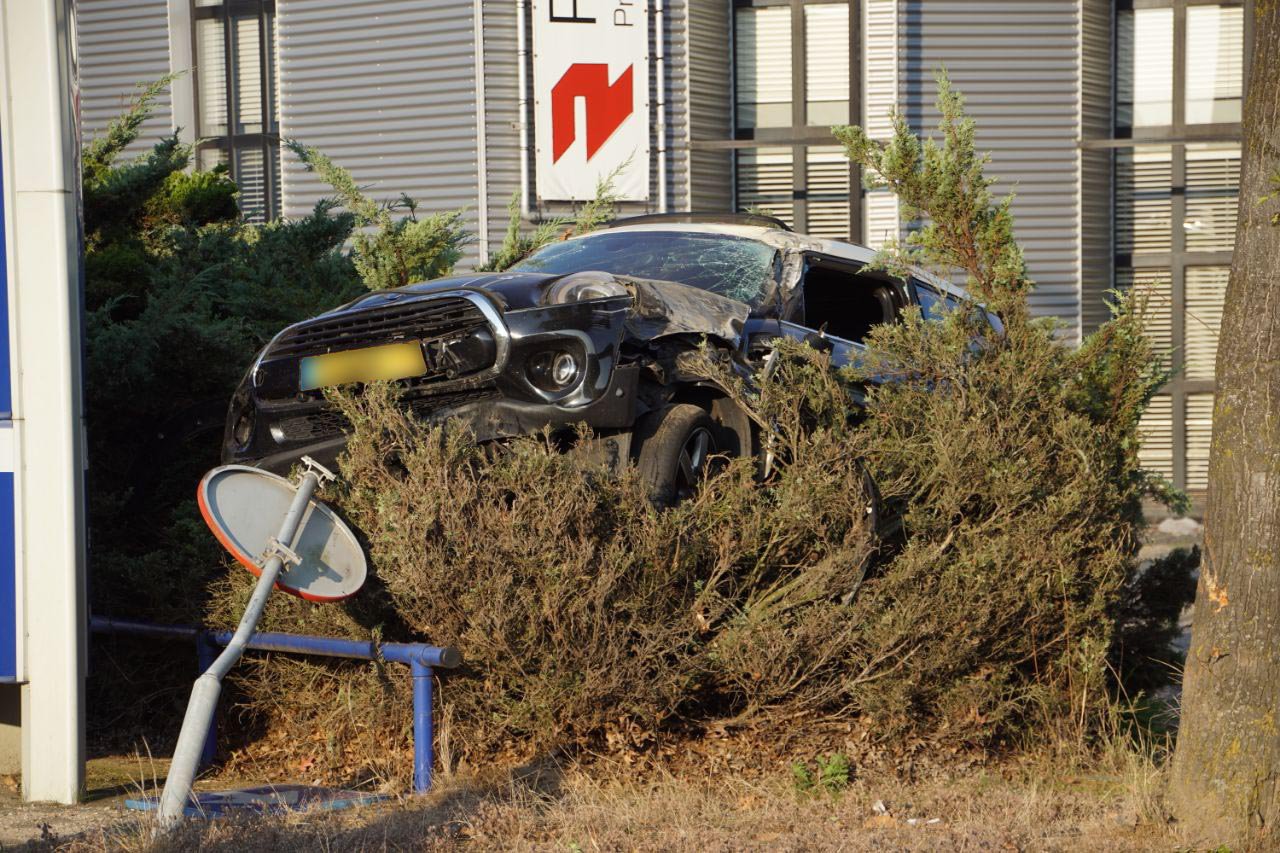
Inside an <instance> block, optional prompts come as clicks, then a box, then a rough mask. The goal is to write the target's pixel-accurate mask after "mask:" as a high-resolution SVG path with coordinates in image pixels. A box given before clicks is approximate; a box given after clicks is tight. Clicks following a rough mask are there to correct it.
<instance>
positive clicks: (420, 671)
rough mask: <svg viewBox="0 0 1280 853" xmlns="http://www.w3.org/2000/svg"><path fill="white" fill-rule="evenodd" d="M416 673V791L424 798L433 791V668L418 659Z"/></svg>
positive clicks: (414, 735)
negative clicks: (426, 793) (424, 795)
mask: <svg viewBox="0 0 1280 853" xmlns="http://www.w3.org/2000/svg"><path fill="white" fill-rule="evenodd" d="M410 669H411V670H412V672H413V791H414V793H415V794H422V793H425V792H426V791H428V790H430V788H431V765H432V763H433V762H434V760H435V748H434V746H433V744H432V741H433V740H434V738H435V731H434V727H433V726H432V724H431V694H432V685H431V681H432V677H433V676H434V673H433V672H432V669H431V667H429V666H427V665H426V664H425V663H422V662H421V661H419V660H418V659H417V658H414V660H413V663H412V664H410Z"/></svg>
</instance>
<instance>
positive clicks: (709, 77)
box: [685, 0, 733, 212]
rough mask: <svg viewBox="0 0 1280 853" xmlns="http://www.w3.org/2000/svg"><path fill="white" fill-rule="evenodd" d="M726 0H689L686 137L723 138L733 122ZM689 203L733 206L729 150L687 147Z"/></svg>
mask: <svg viewBox="0 0 1280 853" xmlns="http://www.w3.org/2000/svg"><path fill="white" fill-rule="evenodd" d="M729 14H730V7H729V3H728V0H689V25H688V27H687V30H686V33H685V37H686V44H685V52H686V54H687V55H688V57H689V97H688V101H687V104H688V113H689V114H688V117H687V119H686V121H687V124H688V137H687V140H686V144H688V143H693V142H697V141H701V140H726V139H729V138H731V137H732V135H733V128H732V127H731V122H732V120H733V76H732V69H731V63H730V61H729V58H730V49H729V47H730V45H729V34H730V33H731V32H732V26H733V25H732V23H731V21H730V18H729ZM688 195H689V209H690V210H697V211H712V212H720V211H728V210H732V209H733V155H732V154H731V153H730V152H729V150H728V149H723V148H722V149H707V148H691V149H690V152H689V187H688Z"/></svg>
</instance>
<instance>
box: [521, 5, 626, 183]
mask: <svg viewBox="0 0 1280 853" xmlns="http://www.w3.org/2000/svg"><path fill="white" fill-rule="evenodd" d="M533 103H534V124H535V127H536V133H535V145H536V147H537V157H536V164H537V174H538V187H537V189H538V198H539V199H542V200H547V201H552V200H554V201H585V200H587V199H590V198H593V197H594V196H595V193H596V182H597V181H599V180H600V179H601V178H604V177H607V176H608V175H609V174H611V173H612V172H614V171H615V170H618V169H621V171H620V172H619V173H618V174H617V176H616V177H615V178H614V189H615V190H616V192H617V193H618V195H619V196H620V198H622V199H623V200H624V201H644V200H646V199H648V198H649V3H648V0H533Z"/></svg>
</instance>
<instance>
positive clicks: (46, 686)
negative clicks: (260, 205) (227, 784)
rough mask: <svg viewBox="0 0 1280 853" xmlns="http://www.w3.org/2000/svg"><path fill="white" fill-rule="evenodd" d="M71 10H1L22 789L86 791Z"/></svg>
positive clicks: (55, 795)
mask: <svg viewBox="0 0 1280 853" xmlns="http://www.w3.org/2000/svg"><path fill="white" fill-rule="evenodd" d="M73 26H74V24H73V20H72V15H71V3H70V0H19V2H8V0H6V2H3V3H0V91H2V92H3V100H2V101H0V137H2V138H3V146H4V147H3V160H4V179H5V180H4V210H5V214H6V215H5V226H6V236H7V248H8V252H7V270H6V271H7V279H8V288H7V290H8V314H9V318H8V319H9V322H8V326H9V334H10V342H9V346H8V350H9V353H10V357H11V367H10V370H9V371H7V372H8V373H9V377H8V378H10V379H11V380H12V389H11V390H12V404H11V409H12V410H11V414H12V417H11V419H10V420H11V426H10V430H11V436H10V437H9V438H8V439H7V441H8V442H9V443H10V447H11V448H12V451H11V452H12V457H13V463H14V468H13V475H12V476H13V507H14V511H13V515H14V516H15V518H16V524H15V527H14V536H13V538H14V549H15V551H16V572H15V577H14V579H15V582H16V586H17V589H18V604H19V608H20V612H19V614H18V617H17V621H18V623H19V626H20V628H19V631H18V636H17V639H16V643H17V654H16V660H17V667H18V671H17V672H16V673H15V675H14V680H15V681H17V682H21V683H22V684H23V686H22V712H21V720H22V773H23V776H22V787H23V796H24V797H26V799H28V800H53V801H57V802H63V803H72V802H75V801H76V800H77V799H78V798H79V797H80V794H81V789H82V788H83V786H84V751H85V748H84V672H85V657H86V635H87V607H86V602H85V556H84V471H83V464H84V444H83V434H84V433H83V430H84V426H83V422H82V413H81V399H80V387H81V344H80V310H81V301H82V287H81V271H80V225H79V192H80V176H79V174H78V156H77V155H78V144H79V143H78V140H79V134H78V132H77V129H76V125H77V122H76V116H75V97H74V92H75V72H74V33H73Z"/></svg>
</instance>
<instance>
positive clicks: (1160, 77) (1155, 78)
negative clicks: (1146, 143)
mask: <svg viewBox="0 0 1280 853" xmlns="http://www.w3.org/2000/svg"><path fill="white" fill-rule="evenodd" d="M1115 72H1116V124H1117V125H1119V126H1120V127H1158V126H1163V125H1168V124H1172V123H1173V9H1172V8H1165V9H1121V10H1119V11H1117V12H1116V69H1115Z"/></svg>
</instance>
